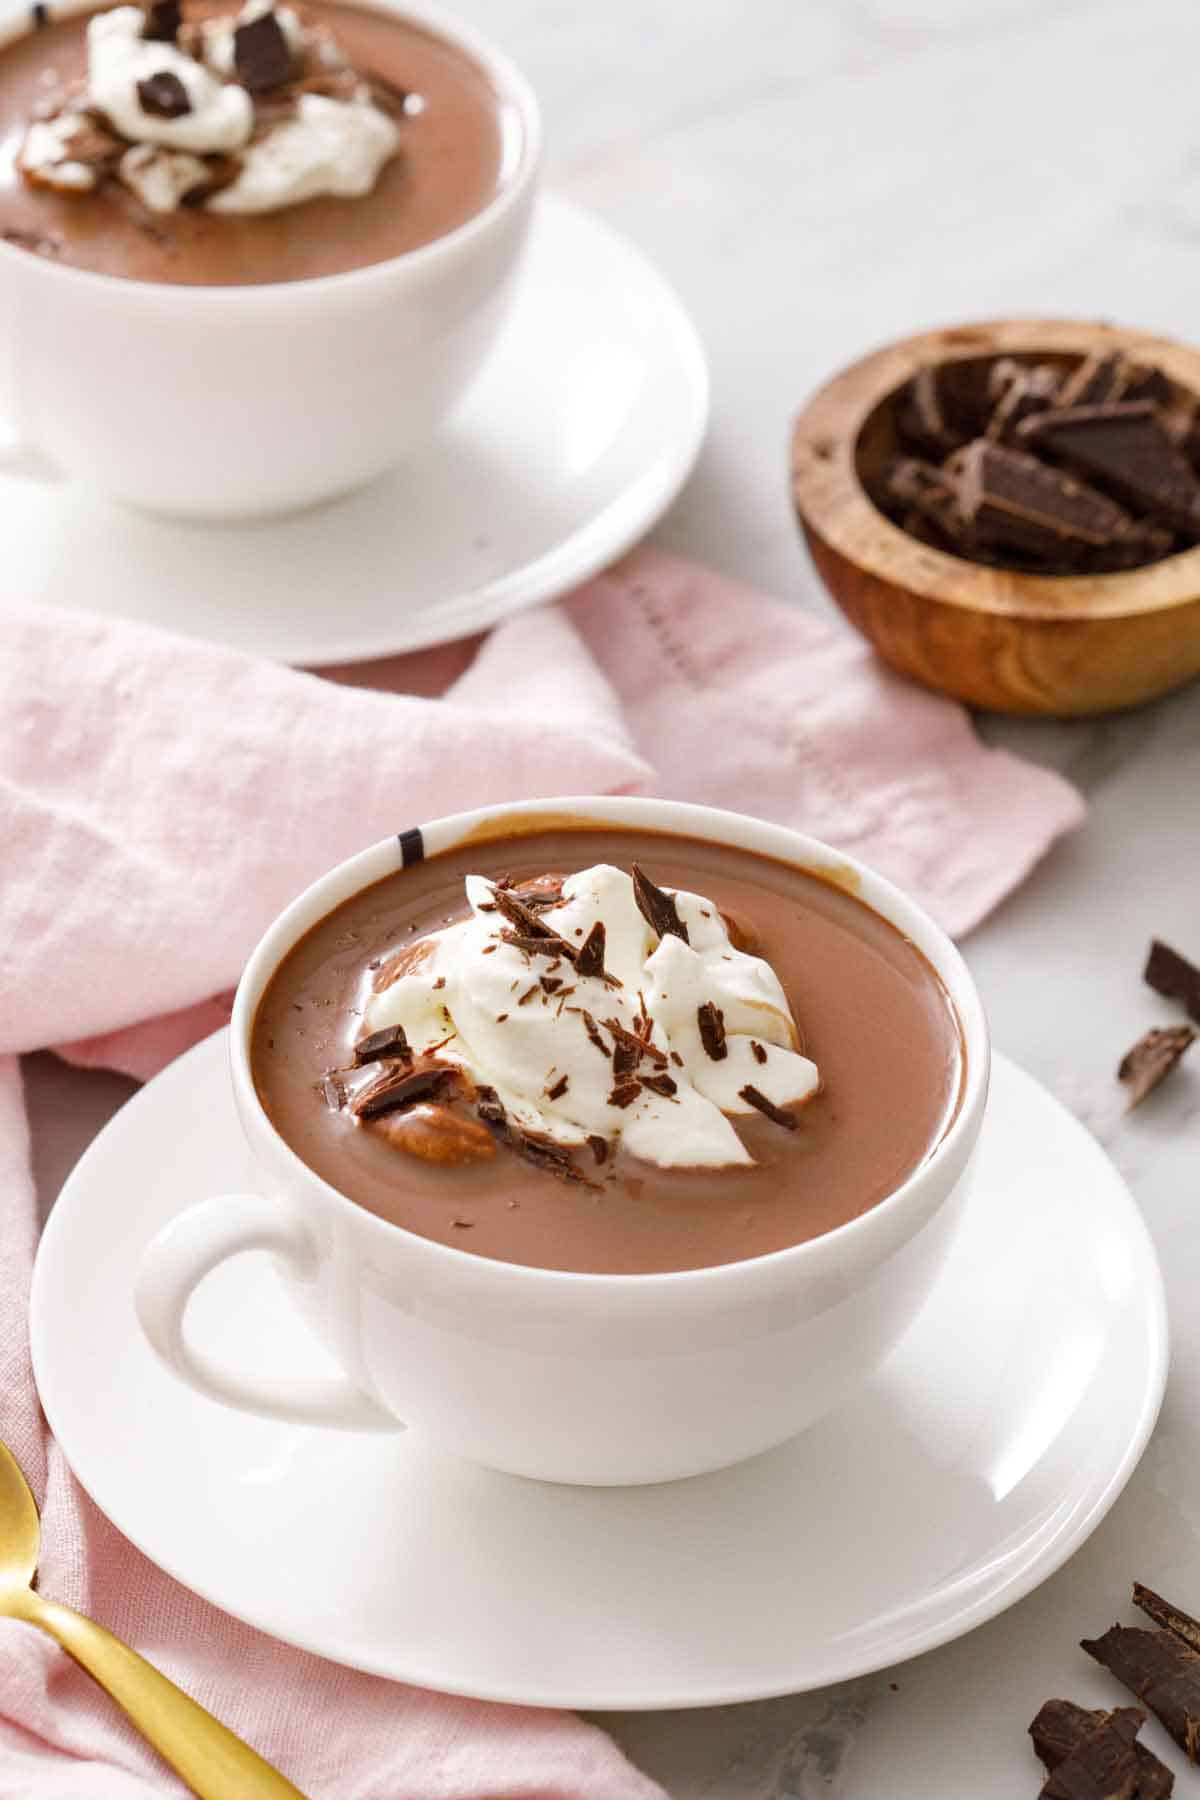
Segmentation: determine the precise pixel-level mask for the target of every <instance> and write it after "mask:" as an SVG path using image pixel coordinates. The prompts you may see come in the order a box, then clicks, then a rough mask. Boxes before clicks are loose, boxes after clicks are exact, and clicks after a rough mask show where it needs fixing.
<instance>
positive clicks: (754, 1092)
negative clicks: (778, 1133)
mask: <svg viewBox="0 0 1200 1800" xmlns="http://www.w3.org/2000/svg"><path fill="white" fill-rule="evenodd" d="M738 1099H739V1100H744V1101H745V1102H746V1105H747V1106H752V1107H753V1108H754V1109H755V1111H756V1112H760V1113H762V1114H763V1115H764V1117H766V1118H768V1119H770V1120H771V1122H772V1124H774V1125H782V1126H783V1128H784V1130H785V1131H795V1129H796V1115H795V1113H794V1112H788V1110H787V1108H786V1107H783V1106H776V1104H775V1102H774V1101H773V1100H768V1099H767V1096H766V1095H765V1094H763V1093H760V1091H759V1090H758V1088H756V1087H752V1086H750V1085H749V1084H747V1085H746V1086H745V1087H744V1088H739V1089H738Z"/></svg>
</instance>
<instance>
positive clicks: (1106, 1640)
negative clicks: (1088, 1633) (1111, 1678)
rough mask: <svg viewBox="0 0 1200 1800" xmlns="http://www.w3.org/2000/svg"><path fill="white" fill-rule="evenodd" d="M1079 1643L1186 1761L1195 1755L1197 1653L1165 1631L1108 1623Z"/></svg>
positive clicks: (1198, 1743) (1199, 1729)
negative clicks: (1134, 1697)
mask: <svg viewBox="0 0 1200 1800" xmlns="http://www.w3.org/2000/svg"><path fill="white" fill-rule="evenodd" d="M1082 1648H1083V1649H1084V1650H1086V1651H1087V1653H1088V1655H1089V1656H1092V1657H1094V1658H1095V1660H1096V1661H1097V1662H1098V1663H1102V1664H1103V1665H1104V1667H1105V1668H1106V1669H1109V1670H1111V1672H1112V1673H1113V1674H1114V1675H1115V1676H1116V1678H1117V1680H1118V1681H1121V1682H1123V1683H1124V1684H1125V1686H1126V1687H1127V1688H1129V1690H1130V1691H1131V1693H1134V1694H1136V1695H1137V1697H1138V1699H1139V1700H1141V1701H1144V1703H1145V1704H1146V1705H1147V1706H1148V1707H1149V1708H1150V1711H1151V1712H1152V1713H1154V1715H1155V1717H1156V1718H1158V1719H1160V1720H1161V1722H1162V1723H1163V1725H1165V1726H1166V1728H1167V1730H1168V1731H1169V1732H1170V1734H1171V1736H1172V1737H1173V1738H1174V1739H1175V1742H1176V1743H1177V1744H1178V1745H1179V1746H1180V1748H1181V1749H1182V1750H1183V1751H1184V1752H1185V1754H1186V1755H1187V1757H1188V1758H1189V1760H1190V1761H1191V1762H1196V1761H1198V1760H1200V1653H1197V1652H1196V1651H1195V1650H1192V1649H1191V1648H1190V1647H1189V1646H1188V1645H1187V1644H1185V1643H1184V1642H1183V1641H1182V1639H1181V1638H1178V1637H1176V1636H1175V1634H1174V1633H1173V1632H1170V1631H1145V1630H1143V1629H1142V1628H1141V1627H1140V1626H1137V1625H1112V1626H1110V1627H1109V1629H1108V1630H1107V1631H1106V1632H1105V1633H1104V1635H1103V1637H1100V1638H1096V1639H1093V1640H1088V1639H1087V1638H1085V1639H1084V1640H1083V1644H1082Z"/></svg>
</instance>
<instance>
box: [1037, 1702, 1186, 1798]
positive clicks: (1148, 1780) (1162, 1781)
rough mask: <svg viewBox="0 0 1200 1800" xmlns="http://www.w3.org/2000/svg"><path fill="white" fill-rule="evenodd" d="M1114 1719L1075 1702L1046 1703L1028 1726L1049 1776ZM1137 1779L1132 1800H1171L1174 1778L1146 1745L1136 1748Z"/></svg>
mask: <svg viewBox="0 0 1200 1800" xmlns="http://www.w3.org/2000/svg"><path fill="white" fill-rule="evenodd" d="M1112 1717H1113V1715H1112V1713H1110V1712H1106V1711H1105V1710H1104V1709H1103V1708H1099V1709H1097V1710H1095V1711H1092V1710H1091V1709H1089V1708H1088V1707H1086V1706H1076V1704H1075V1702H1074V1701H1073V1700H1047V1701H1046V1704H1045V1705H1044V1706H1043V1707H1042V1708H1041V1710H1040V1711H1039V1713H1038V1715H1037V1717H1036V1718H1035V1719H1034V1721H1033V1723H1032V1724H1031V1725H1030V1727H1029V1735H1030V1737H1031V1738H1032V1739H1033V1748H1034V1750H1035V1752H1036V1753H1037V1756H1038V1757H1039V1759H1040V1760H1041V1762H1042V1763H1043V1765H1044V1766H1045V1768H1046V1770H1047V1771H1048V1772H1049V1773H1051V1774H1052V1773H1053V1772H1054V1770H1055V1769H1057V1768H1058V1767H1059V1766H1060V1764H1062V1763H1064V1762H1065V1761H1066V1760H1067V1758H1068V1757H1069V1756H1071V1755H1073V1754H1074V1753H1075V1752H1076V1751H1078V1750H1079V1749H1081V1748H1082V1746H1083V1744H1084V1743H1085V1742H1086V1740H1087V1739H1088V1738H1089V1737H1090V1736H1091V1734H1092V1733H1093V1732H1094V1731H1095V1730H1097V1728H1098V1727H1099V1726H1101V1725H1105V1724H1107V1723H1108V1722H1109V1720H1111V1718H1112ZM1134 1761H1135V1764H1136V1769H1137V1780H1136V1782H1135V1784H1134V1787H1133V1800H1168V1797H1169V1795H1170V1794H1171V1792H1172V1790H1173V1789H1174V1786H1175V1776H1174V1774H1173V1772H1172V1771H1171V1770H1170V1769H1168V1768H1167V1766H1166V1764H1165V1763H1162V1762H1160V1761H1159V1760H1158V1758H1157V1756H1155V1754H1154V1752H1153V1751H1152V1750H1148V1749H1147V1748H1146V1746H1145V1745H1144V1744H1135V1745H1134Z"/></svg>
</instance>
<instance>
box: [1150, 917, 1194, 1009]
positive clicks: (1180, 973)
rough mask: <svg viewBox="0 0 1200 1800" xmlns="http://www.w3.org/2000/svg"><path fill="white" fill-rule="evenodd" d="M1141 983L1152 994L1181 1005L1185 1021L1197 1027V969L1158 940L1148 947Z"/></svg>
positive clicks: (1176, 951) (1177, 952)
mask: <svg viewBox="0 0 1200 1800" xmlns="http://www.w3.org/2000/svg"><path fill="white" fill-rule="evenodd" d="M1142 980H1143V981H1145V982H1146V983H1147V984H1148V986H1150V987H1152V988H1153V989H1154V991H1155V993H1156V994H1163V995H1165V997H1166V998H1167V999H1168V1000H1179V1001H1181V1002H1182V1003H1183V1009H1184V1011H1185V1012H1186V1013H1187V1015H1188V1017H1189V1019H1194V1020H1195V1022H1196V1024H1197V1025H1200V969H1198V968H1197V967H1196V965H1195V963H1193V962H1189V961H1188V959H1187V957H1186V956H1181V955H1180V953H1179V951H1178V950H1172V948H1171V946H1170V945H1169V944H1164V943H1163V941H1162V939H1161V938H1155V939H1154V940H1153V941H1152V943H1151V945H1150V954H1149V956H1148V957H1147V958H1146V967H1145V969H1144V971H1143V973H1142Z"/></svg>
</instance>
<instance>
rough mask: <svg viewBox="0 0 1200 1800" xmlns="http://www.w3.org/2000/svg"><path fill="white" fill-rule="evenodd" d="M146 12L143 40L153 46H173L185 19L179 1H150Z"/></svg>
mask: <svg viewBox="0 0 1200 1800" xmlns="http://www.w3.org/2000/svg"><path fill="white" fill-rule="evenodd" d="M144 11H145V19H144V21H143V24H142V36H143V38H145V39H146V40H147V41H148V42H149V43H152V44H173V43H174V42H175V40H176V38H177V37H178V36H179V27H180V24H181V23H182V18H183V15H182V12H181V10H180V5H179V0H149V4H148V5H147V6H146V7H145V9H144Z"/></svg>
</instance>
